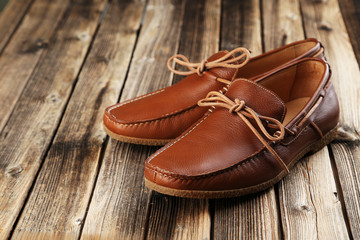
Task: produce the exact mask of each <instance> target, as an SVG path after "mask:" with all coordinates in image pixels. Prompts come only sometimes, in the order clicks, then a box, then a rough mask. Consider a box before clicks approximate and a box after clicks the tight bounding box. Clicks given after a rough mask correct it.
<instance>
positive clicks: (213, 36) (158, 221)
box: [147, 0, 221, 239]
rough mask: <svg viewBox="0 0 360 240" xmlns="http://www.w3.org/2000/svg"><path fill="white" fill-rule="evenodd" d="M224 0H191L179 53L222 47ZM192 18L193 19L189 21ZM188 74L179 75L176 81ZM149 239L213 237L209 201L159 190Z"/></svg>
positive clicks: (195, 54)
mask: <svg viewBox="0 0 360 240" xmlns="http://www.w3.org/2000/svg"><path fill="white" fill-rule="evenodd" d="M220 15H221V13H220V1H218V0H216V1H213V0H211V1H210V0H200V1H187V2H186V6H185V14H184V17H183V18H184V20H183V25H182V30H181V36H180V43H179V45H180V46H179V50H178V53H179V54H183V55H185V56H187V57H188V58H189V59H190V61H192V62H197V61H201V60H202V59H204V58H207V57H209V56H211V55H212V54H214V53H215V52H217V51H218V49H219V34H220ZM189 19H192V21H189ZM182 78H184V76H175V79H174V82H177V81H179V80H180V79H182ZM150 204H151V212H150V217H149V222H148V228H149V229H148V235H147V238H148V239H210V228H211V218H210V211H209V203H208V201H207V200H194V199H182V198H176V197H168V196H164V195H162V194H157V193H155V194H154V195H153V196H152V198H151V202H150Z"/></svg>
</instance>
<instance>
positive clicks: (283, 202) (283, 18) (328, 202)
mask: <svg viewBox="0 0 360 240" xmlns="http://www.w3.org/2000/svg"><path fill="white" fill-rule="evenodd" d="M299 4H300V3H299V1H298V0H292V1H285V0H280V1H264V2H263V19H264V39H265V41H264V46H265V51H269V50H271V49H274V48H278V47H280V46H282V45H284V44H288V43H291V42H294V41H296V40H298V39H303V38H304V37H305V36H304V29H303V25H302V16H301V11H300V6H299ZM277 190H278V191H277V192H278V199H279V207H280V212H281V224H282V229H283V234H284V238H285V239H316V238H320V239H329V238H331V236H338V237H339V238H341V239H346V237H347V236H348V234H347V229H346V225H345V220H344V216H343V214H342V209H341V203H340V201H339V200H338V198H337V190H336V186H335V181H334V178H333V174H332V169H331V162H330V157H329V153H328V149H327V147H326V148H325V149H324V150H322V151H320V152H318V153H316V154H314V155H312V156H310V157H306V158H304V159H302V160H301V161H300V162H299V163H298V164H296V165H295V166H294V168H293V169H292V171H291V174H290V175H289V176H287V177H285V178H284V179H283V180H282V181H280V184H279V185H278V188H277ZM319 203H321V204H319ZM298 229H302V231H299V230H298Z"/></svg>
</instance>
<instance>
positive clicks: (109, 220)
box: [82, 0, 185, 239]
mask: <svg viewBox="0 0 360 240" xmlns="http://www.w3.org/2000/svg"><path fill="white" fill-rule="evenodd" d="M184 7H185V5H184V2H182V1H179V0H173V1H171V2H169V1H165V0H150V1H149V3H148V5H147V7H146V11H145V17H144V21H143V26H142V28H141V30H140V35H139V39H138V41H137V45H136V49H135V52H134V56H133V59H132V61H131V67H130V69H129V74H128V77H127V80H126V83H125V87H124V90H123V93H122V96H121V101H123V100H125V99H128V98H132V97H135V96H137V95H140V94H143V93H146V92H149V91H152V90H156V89H158V88H160V87H164V86H166V85H169V84H171V80H172V78H171V74H170V71H168V70H167V68H166V62H167V59H168V58H169V57H170V56H171V55H173V54H175V53H176V52H177V49H178V45H179V38H180V28H181V25H182V20H183V14H184ZM155 150H156V149H155V148H151V147H145V146H138V145H133V144H125V143H120V142H118V141H115V140H111V141H110V142H109V145H108V147H107V149H106V153H105V156H104V159H103V162H102V166H101V169H100V173H99V177H98V180H97V183H96V187H95V190H94V195H93V198H92V201H91V204H90V208H89V212H88V215H87V218H86V221H85V226H84V230H83V234H82V239H100V238H103V239H143V238H144V237H145V236H146V228H147V226H146V220H147V215H148V207H149V202H150V196H151V191H149V190H147V189H146V188H145V186H144V180H143V177H144V161H145V159H146V158H147V157H148V156H149V155H150V154H151V153H153V152H154V151H155Z"/></svg>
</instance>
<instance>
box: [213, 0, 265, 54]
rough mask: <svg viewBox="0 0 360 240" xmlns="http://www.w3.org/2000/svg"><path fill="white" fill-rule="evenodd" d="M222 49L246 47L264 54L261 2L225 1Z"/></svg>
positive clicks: (222, 15)
mask: <svg viewBox="0 0 360 240" xmlns="http://www.w3.org/2000/svg"><path fill="white" fill-rule="evenodd" d="M220 43H221V44H220V48H221V49H226V50H232V49H234V48H237V47H246V48H250V49H251V50H252V52H253V53H252V56H256V55H257V54H260V53H262V51H263V50H262V39H261V18H260V1H259V0H251V1H236V0H223V1H222V14H221V40H220Z"/></svg>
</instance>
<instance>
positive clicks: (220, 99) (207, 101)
mask: <svg viewBox="0 0 360 240" xmlns="http://www.w3.org/2000/svg"><path fill="white" fill-rule="evenodd" d="M198 105H199V106H202V107H209V106H211V107H215V106H218V107H224V108H227V109H229V112H230V113H236V114H237V115H238V116H239V117H240V118H241V119H242V120H243V121H244V122H245V124H246V125H247V126H248V127H249V128H250V129H251V131H252V132H253V133H254V134H255V136H256V137H257V138H258V139H259V140H260V141H261V142H262V144H263V145H264V146H265V147H266V148H267V149H268V150H269V152H270V153H271V154H272V155H273V156H274V158H275V159H276V160H277V162H278V163H279V164H280V165H281V166H282V168H283V169H284V170H285V171H286V172H287V173H289V169H288V168H287V166H286V164H285V163H284V161H283V160H282V159H281V157H280V156H279V155H278V154H277V153H276V152H275V150H274V149H273V148H272V147H271V146H270V144H269V143H268V142H267V141H266V140H265V139H264V138H263V137H262V135H261V134H260V133H259V132H258V130H257V129H256V128H255V127H254V126H253V124H252V123H251V122H250V121H249V120H248V119H253V120H255V122H256V124H257V126H258V127H259V129H260V130H261V132H262V133H263V134H264V135H265V137H266V138H267V139H268V140H270V141H275V142H276V141H280V140H282V139H283V138H284V136H285V127H284V126H283V125H282V124H281V123H280V122H279V121H278V120H277V119H275V118H271V117H266V116H261V115H258V114H257V113H256V112H255V111H254V110H253V109H251V108H250V107H248V106H246V105H245V101H243V100H239V99H237V98H236V99H235V100H234V101H232V100H231V99H229V98H228V97H226V96H225V95H223V94H221V93H219V92H216V91H212V92H209V93H208V95H207V96H206V98H204V99H202V100H200V101H199V102H198ZM263 121H265V122H266V123H267V124H266V125H267V127H269V128H272V129H276V130H277V131H276V132H275V134H274V135H271V134H270V133H269V132H268V131H267V130H266V128H265V126H264V124H263Z"/></svg>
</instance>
